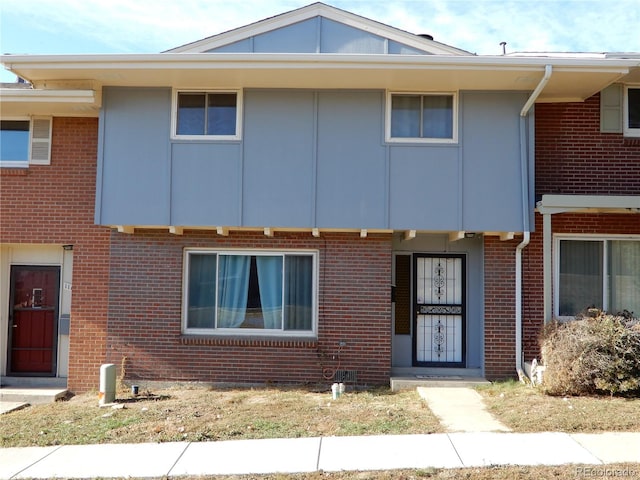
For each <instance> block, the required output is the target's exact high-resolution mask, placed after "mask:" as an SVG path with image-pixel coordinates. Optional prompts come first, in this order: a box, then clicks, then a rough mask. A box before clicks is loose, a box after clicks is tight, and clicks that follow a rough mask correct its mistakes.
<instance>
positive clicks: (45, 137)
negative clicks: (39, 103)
mask: <svg viewBox="0 0 640 480" xmlns="http://www.w3.org/2000/svg"><path fill="white" fill-rule="evenodd" d="M50 138H51V119H50V118H33V119H29V118H20V119H6V120H0V166H1V167H10V168H16V167H18V168H26V167H28V166H29V164H32V165H48V164H49V163H50V153H51V151H50V148H51V146H50V144H51V142H50Z"/></svg>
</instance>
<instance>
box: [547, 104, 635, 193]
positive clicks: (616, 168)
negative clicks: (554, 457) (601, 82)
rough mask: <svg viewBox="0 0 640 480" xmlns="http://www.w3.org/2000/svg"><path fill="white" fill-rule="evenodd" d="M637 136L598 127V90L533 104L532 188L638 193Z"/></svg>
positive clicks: (561, 191)
mask: <svg viewBox="0 0 640 480" xmlns="http://www.w3.org/2000/svg"><path fill="white" fill-rule="evenodd" d="M639 193H640V139H625V138H623V136H622V134H615V133H600V95H599V94H597V95H594V96H593V97H591V98H589V99H587V100H586V101H585V102H584V103H543V104H536V194H537V195H543V194H574V195H638V194H639Z"/></svg>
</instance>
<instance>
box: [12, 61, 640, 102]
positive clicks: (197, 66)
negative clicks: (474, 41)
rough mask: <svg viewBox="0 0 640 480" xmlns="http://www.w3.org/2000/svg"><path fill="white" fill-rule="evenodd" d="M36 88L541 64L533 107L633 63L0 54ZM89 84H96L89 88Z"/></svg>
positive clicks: (409, 80)
mask: <svg viewBox="0 0 640 480" xmlns="http://www.w3.org/2000/svg"><path fill="white" fill-rule="evenodd" d="M0 60H1V61H2V63H3V64H4V65H5V66H6V67H7V68H9V69H10V70H12V71H13V72H15V73H16V74H17V75H19V76H21V77H22V78H25V79H27V80H29V81H30V82H31V83H33V84H34V85H35V86H36V87H41V86H42V85H44V84H45V83H46V85H47V87H48V88H54V85H55V84H56V83H60V84H64V82H67V81H69V80H73V81H78V82H82V81H91V82H94V85H96V84H97V85H102V86H138V87H168V86H174V87H178V88H205V87H206V88H310V89H313V88H348V89H355V88H358V89H362V88H369V89H389V90H396V91H400V90H405V91H416V90H418V91H422V90H424V85H429V89H430V90H433V91H456V90H494V91H496V90H498V91H499V90H506V91H531V90H533V89H534V88H535V87H536V86H537V85H538V83H539V81H540V79H541V78H542V76H543V75H544V69H545V66H546V65H547V64H551V65H552V66H553V72H554V73H553V75H552V77H551V79H550V80H549V82H548V84H547V85H546V87H545V89H544V91H543V92H542V94H541V95H540V97H539V98H538V101H539V102H561V101H580V100H584V99H586V98H588V97H590V96H591V95H593V94H594V93H596V92H598V91H600V90H602V89H603V88H605V87H606V86H608V85H609V84H611V83H613V82H615V81H618V80H619V79H620V78H622V77H623V76H624V75H626V74H628V73H629V70H630V68H631V67H634V66H636V65H637V64H638V61H637V60H629V59H573V58H569V59H553V60H552V61H551V62H550V59H549V58H516V57H503V56H500V57H492V56H452V55H446V56H439V55H348V54H255V53H249V54H247V53H245V54H229V53H227V54H225V53H216V54H213V53H211V54H189V53H167V54H129V55H126V54H101V55H2V56H0ZM97 85H96V86H97Z"/></svg>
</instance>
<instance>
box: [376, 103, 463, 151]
mask: <svg viewBox="0 0 640 480" xmlns="http://www.w3.org/2000/svg"><path fill="white" fill-rule="evenodd" d="M457 110H458V98H457V95H456V94H455V93H405V92H402V93H401V92H389V93H387V108H386V122H385V123H386V126H385V130H386V133H385V136H386V140H387V142H404V143H407V142H419V143H420V142H422V143H456V142H457V141H458V113H457Z"/></svg>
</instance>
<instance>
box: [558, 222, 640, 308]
mask: <svg viewBox="0 0 640 480" xmlns="http://www.w3.org/2000/svg"><path fill="white" fill-rule="evenodd" d="M554 242H555V244H554V251H555V255H554V257H555V258H554V263H555V282H554V286H555V288H554V300H555V301H554V305H555V315H556V317H558V318H572V317H574V316H575V315H577V314H578V313H580V312H582V311H584V310H585V309H587V308H591V307H595V308H599V309H602V310H605V311H608V312H611V313H617V312H621V311H622V310H629V311H632V312H634V313H635V314H636V315H640V237H629V236H607V237H599V236H593V235H579V236H564V235H557V236H555V238H554Z"/></svg>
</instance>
